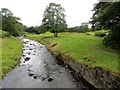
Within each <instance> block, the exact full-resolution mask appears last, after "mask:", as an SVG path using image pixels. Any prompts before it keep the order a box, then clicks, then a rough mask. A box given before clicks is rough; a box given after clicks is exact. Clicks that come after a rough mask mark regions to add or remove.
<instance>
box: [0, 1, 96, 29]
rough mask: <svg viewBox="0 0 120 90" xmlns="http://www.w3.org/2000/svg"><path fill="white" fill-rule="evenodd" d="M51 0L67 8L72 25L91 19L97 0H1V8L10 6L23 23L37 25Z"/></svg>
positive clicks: (69, 24)
mask: <svg viewBox="0 0 120 90" xmlns="http://www.w3.org/2000/svg"><path fill="white" fill-rule="evenodd" d="M51 2H55V3H57V4H61V6H62V7H64V8H65V11H66V12H65V15H66V22H67V24H68V26H69V27H72V26H77V25H78V26H79V25H80V24H81V23H82V22H88V21H89V20H90V18H91V17H92V11H91V10H92V9H93V4H95V3H96V2H97V0H0V8H8V9H9V10H10V11H12V12H13V14H14V16H18V17H20V18H21V19H22V20H21V22H22V23H23V24H25V25H27V26H36V25H40V24H41V20H42V18H43V13H44V10H45V8H46V6H48V5H49V3H51Z"/></svg>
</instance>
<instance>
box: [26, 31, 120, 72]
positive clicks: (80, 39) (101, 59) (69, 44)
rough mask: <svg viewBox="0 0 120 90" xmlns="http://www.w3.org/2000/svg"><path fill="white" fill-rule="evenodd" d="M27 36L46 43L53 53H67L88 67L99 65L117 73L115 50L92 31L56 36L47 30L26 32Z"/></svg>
mask: <svg viewBox="0 0 120 90" xmlns="http://www.w3.org/2000/svg"><path fill="white" fill-rule="evenodd" d="M27 38H29V39H33V40H37V41H39V42H40V43H43V44H45V45H47V47H48V48H49V49H50V50H51V51H52V52H53V53H55V54H59V53H65V54H68V55H69V56H70V57H72V58H74V59H75V60H77V61H79V62H80V63H83V64H86V65H88V66H89V67H96V66H100V67H102V68H103V69H107V70H110V71H112V72H115V73H119V70H118V69H119V68H118V55H117V51H115V50H113V49H109V48H107V47H105V46H104V45H103V43H102V39H103V38H102V37H96V36H95V35H94V33H93V32H88V33H67V32H66V33H60V34H59V37H57V38H55V37H53V35H52V34H51V33H49V32H47V33H45V34H40V35H35V34H33V35H32V34H28V35H27Z"/></svg>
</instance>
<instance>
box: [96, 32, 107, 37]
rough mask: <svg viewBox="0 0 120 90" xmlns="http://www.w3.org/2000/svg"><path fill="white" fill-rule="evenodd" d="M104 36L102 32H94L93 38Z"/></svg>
mask: <svg viewBox="0 0 120 90" xmlns="http://www.w3.org/2000/svg"><path fill="white" fill-rule="evenodd" d="M105 35H106V34H105V33H104V32H95V36H97V37H104V36H105Z"/></svg>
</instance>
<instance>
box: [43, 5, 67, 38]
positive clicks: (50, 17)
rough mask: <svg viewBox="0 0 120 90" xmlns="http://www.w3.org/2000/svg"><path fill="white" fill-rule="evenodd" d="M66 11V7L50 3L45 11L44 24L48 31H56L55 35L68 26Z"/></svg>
mask: <svg viewBox="0 0 120 90" xmlns="http://www.w3.org/2000/svg"><path fill="white" fill-rule="evenodd" d="M64 12H65V10H64V8H63V7H61V5H60V4H55V3H50V4H49V6H47V8H46V10H45V11H44V14H43V20H42V26H43V27H44V29H45V30H46V31H48V30H50V31H51V32H52V33H54V36H55V37H57V36H58V33H59V32H61V31H64V30H65V29H66V28H67V24H66V21H65V15H64Z"/></svg>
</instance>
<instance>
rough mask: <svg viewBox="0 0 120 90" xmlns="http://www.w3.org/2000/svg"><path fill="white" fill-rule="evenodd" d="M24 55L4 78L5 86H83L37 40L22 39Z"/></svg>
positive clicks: (3, 85)
mask: <svg viewBox="0 0 120 90" xmlns="http://www.w3.org/2000/svg"><path fill="white" fill-rule="evenodd" d="M22 41H23V55H22V57H21V60H20V64H19V65H17V67H16V68H15V69H13V70H12V71H11V72H10V73H8V75H6V77H5V78H4V79H3V82H2V87H3V88H78V85H79V88H83V87H84V85H83V84H82V82H81V83H80V82H79V84H78V82H77V81H76V80H75V79H74V77H73V76H72V75H71V71H70V70H69V69H67V68H65V67H63V66H60V65H58V64H57V62H56V60H55V58H54V57H53V56H52V54H51V53H50V52H49V51H48V50H47V48H46V47H45V46H44V45H42V44H40V43H38V42H37V41H33V40H29V39H22ZM16 52H17V51H16Z"/></svg>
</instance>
